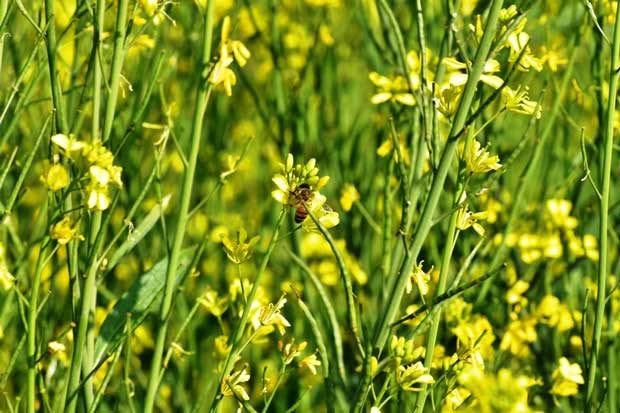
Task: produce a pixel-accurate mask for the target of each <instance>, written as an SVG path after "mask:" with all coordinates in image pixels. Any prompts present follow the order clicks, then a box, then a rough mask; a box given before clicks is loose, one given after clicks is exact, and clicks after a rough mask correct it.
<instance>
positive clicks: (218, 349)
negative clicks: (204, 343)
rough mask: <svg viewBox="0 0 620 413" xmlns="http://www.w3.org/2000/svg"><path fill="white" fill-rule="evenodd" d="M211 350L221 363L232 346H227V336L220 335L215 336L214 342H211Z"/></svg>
mask: <svg viewBox="0 0 620 413" xmlns="http://www.w3.org/2000/svg"><path fill="white" fill-rule="evenodd" d="M213 348H214V352H213V354H214V355H215V358H216V359H217V360H220V361H221V360H225V359H226V356H228V353H229V352H230V350H231V349H232V344H228V336H225V335H221V336H217V337H216V338H215V340H213ZM235 361H236V360H235Z"/></svg>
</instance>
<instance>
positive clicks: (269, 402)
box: [261, 361, 286, 413]
mask: <svg viewBox="0 0 620 413" xmlns="http://www.w3.org/2000/svg"><path fill="white" fill-rule="evenodd" d="M285 370H286V364H284V361H282V366H281V367H280V374H279V375H278V380H276V384H275V386H273V391H272V392H271V394H270V395H269V398H268V399H267V402H266V403H265V406H264V407H263V410H261V412H262V413H267V412H268V411H269V406H270V405H271V402H272V401H273V397H274V396H275V395H276V392H277V391H278V388H279V387H280V383H282V379H283V378H284V372H285Z"/></svg>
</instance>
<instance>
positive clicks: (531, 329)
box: [499, 316, 538, 357]
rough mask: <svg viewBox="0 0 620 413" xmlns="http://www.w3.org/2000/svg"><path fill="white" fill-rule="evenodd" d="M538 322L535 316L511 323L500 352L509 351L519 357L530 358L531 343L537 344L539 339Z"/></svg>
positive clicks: (503, 338) (500, 346)
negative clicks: (537, 332)
mask: <svg viewBox="0 0 620 413" xmlns="http://www.w3.org/2000/svg"><path fill="white" fill-rule="evenodd" d="M536 322H537V319H536V317H533V316H528V317H524V318H523V319H515V320H513V321H511V322H510V323H509V324H508V327H507V329H506V331H505V333H504V336H503V337H502V341H501V343H500V345H499V348H500V350H502V351H506V350H508V351H510V352H511V353H512V354H514V355H516V356H519V357H526V356H528V355H529V354H530V349H529V347H528V345H529V343H533V342H535V341H536V339H537V338H538V335H537V334H536Z"/></svg>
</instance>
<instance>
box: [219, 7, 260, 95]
mask: <svg viewBox="0 0 620 413" xmlns="http://www.w3.org/2000/svg"><path fill="white" fill-rule="evenodd" d="M230 25H231V23H230V17H228V16H226V17H225V18H224V21H223V22H222V31H221V38H220V48H219V50H220V55H219V57H218V60H217V63H216V64H215V66H214V67H213V69H212V71H211V74H210V76H209V82H210V83H211V84H213V85H214V86H216V87H220V88H222V89H224V91H225V92H226V95H227V96H232V87H233V86H234V85H235V84H236V83H237V77H236V76H235V72H234V71H233V70H232V69H231V68H230V65H231V64H232V63H233V61H237V64H238V65H239V66H241V67H243V66H245V64H246V63H247V61H248V59H249V58H250V56H251V55H250V51H249V50H248V48H247V47H245V45H244V44H243V43H242V42H241V41H239V40H233V39H230Z"/></svg>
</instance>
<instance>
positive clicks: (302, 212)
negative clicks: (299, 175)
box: [291, 183, 314, 224]
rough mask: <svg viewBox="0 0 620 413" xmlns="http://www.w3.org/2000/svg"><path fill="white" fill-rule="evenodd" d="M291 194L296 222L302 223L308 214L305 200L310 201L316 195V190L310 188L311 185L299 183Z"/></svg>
mask: <svg viewBox="0 0 620 413" xmlns="http://www.w3.org/2000/svg"><path fill="white" fill-rule="evenodd" d="M291 195H292V198H293V201H292V206H293V208H295V222H296V223H297V224H300V223H302V222H303V220H304V219H306V217H307V216H308V211H307V210H306V207H305V206H304V202H310V200H311V199H312V197H313V196H314V192H312V189H310V185H308V184H306V183H304V184H300V185H298V186H297V188H295V190H294V191H291Z"/></svg>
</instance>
